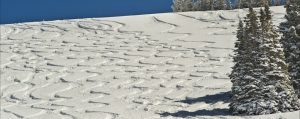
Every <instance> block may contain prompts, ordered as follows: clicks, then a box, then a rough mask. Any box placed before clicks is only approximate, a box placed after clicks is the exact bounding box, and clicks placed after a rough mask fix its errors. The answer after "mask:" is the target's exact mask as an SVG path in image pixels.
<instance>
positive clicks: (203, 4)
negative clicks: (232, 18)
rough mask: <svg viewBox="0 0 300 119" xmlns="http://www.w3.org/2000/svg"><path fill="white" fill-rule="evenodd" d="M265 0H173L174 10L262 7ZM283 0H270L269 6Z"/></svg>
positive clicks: (279, 3) (278, 3)
mask: <svg viewBox="0 0 300 119" xmlns="http://www.w3.org/2000/svg"><path fill="white" fill-rule="evenodd" d="M262 1H263V0H235V1H234V3H233V2H232V0H173V5H172V9H173V11H174V12H185V11H207V10H230V9H241V8H248V7H249V6H251V7H261V6H262ZM281 3H282V1H281V0H268V4H269V6H272V5H281Z"/></svg>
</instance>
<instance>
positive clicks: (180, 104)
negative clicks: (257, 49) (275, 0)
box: [0, 7, 298, 119]
mask: <svg viewBox="0 0 300 119" xmlns="http://www.w3.org/2000/svg"><path fill="white" fill-rule="evenodd" d="M272 9H273V11H274V12H275V16H274V18H276V20H275V21H274V22H275V23H276V24H278V23H280V22H281V21H283V20H284V19H283V17H284V12H283V11H284V9H283V8H282V7H273V8H272ZM245 14H246V10H232V11H208V12H186V13H166V14H151V15H139V16H125V17H111V18H89V19H75V20H63V21H47V22H32V23H20V24H7V25H1V42H0V46H1V50H0V51H1V52H0V55H1V67H0V68H1V72H0V73H1V119H19V118H26V119H61V118H63V119H94V118H95V119H161V118H166V119H173V118H174V119H175V118H197V119H202V118H237V119H239V118H255V119H257V118H264V119H267V118H280V117H286V118H289V119H290V118H291V117H292V118H294V117H297V116H298V113H295V112H291V113H284V114H275V115H266V116H253V117H238V116H230V114H229V113H228V112H227V111H228V99H229V98H228V96H229V93H228V91H230V88H231V83H230V79H229V78H228V76H227V75H228V73H230V71H231V68H230V67H231V66H232V65H233V64H232V60H231V56H232V55H233V53H232V50H233V46H234V41H235V40H236V38H235V32H236V27H237V24H238V18H239V17H240V16H244V15H245ZM295 115H296V116H295Z"/></svg>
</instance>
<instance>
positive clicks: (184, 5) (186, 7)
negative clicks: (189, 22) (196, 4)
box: [172, 0, 193, 12]
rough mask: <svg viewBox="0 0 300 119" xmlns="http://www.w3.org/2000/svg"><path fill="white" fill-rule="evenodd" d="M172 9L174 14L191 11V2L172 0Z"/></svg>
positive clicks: (187, 0)
mask: <svg viewBox="0 0 300 119" xmlns="http://www.w3.org/2000/svg"><path fill="white" fill-rule="evenodd" d="M172 9H173V11H174V12H186V11H192V10H193V0H173V5H172Z"/></svg>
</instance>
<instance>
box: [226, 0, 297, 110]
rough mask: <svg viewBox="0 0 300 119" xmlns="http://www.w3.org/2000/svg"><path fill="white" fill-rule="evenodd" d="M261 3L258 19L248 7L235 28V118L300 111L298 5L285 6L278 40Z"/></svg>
mask: <svg viewBox="0 0 300 119" xmlns="http://www.w3.org/2000/svg"><path fill="white" fill-rule="evenodd" d="M262 1H263V5H264V9H262V8H261V9H260V12H259V15H258V13H257V12H256V11H255V10H253V8H252V7H250V8H249V13H248V14H247V16H246V17H245V18H244V21H242V20H240V23H239V27H238V32H237V38H238V40H237V42H236V44H235V47H236V50H235V51H234V52H235V54H236V55H235V57H234V59H233V60H234V63H235V65H234V67H233V70H232V73H231V74H230V78H231V79H232V83H233V86H232V98H231V103H230V105H229V106H230V110H231V111H232V112H233V114H237V115H260V114H271V113H276V112H287V111H294V110H299V109H300V104H299V102H298V96H299V97H300V1H299V0H290V1H289V2H290V3H289V4H287V5H286V10H287V14H286V19H287V21H286V22H284V23H282V24H281V25H280V27H281V29H282V30H281V31H282V33H283V36H282V38H281V39H280V38H279V35H278V33H277V31H276V29H275V26H274V25H273V23H272V15H271V12H270V8H269V4H268V1H267V0H262Z"/></svg>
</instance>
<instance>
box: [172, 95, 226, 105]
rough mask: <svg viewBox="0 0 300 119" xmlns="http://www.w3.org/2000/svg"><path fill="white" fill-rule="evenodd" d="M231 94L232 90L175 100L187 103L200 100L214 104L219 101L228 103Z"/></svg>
mask: <svg viewBox="0 0 300 119" xmlns="http://www.w3.org/2000/svg"><path fill="white" fill-rule="evenodd" d="M230 97H231V94H230V92H221V93H218V94H214V95H206V96H204V97H199V98H186V99H185V100H180V101H175V102H181V103H186V104H195V103H199V102H204V103H209V104H214V103H217V102H224V103H228V102H229V100H230Z"/></svg>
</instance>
